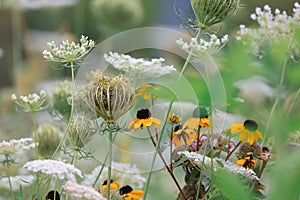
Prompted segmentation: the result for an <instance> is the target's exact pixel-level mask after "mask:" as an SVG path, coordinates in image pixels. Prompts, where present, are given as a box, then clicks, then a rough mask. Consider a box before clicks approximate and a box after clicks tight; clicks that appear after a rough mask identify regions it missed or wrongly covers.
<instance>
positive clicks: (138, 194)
mask: <svg viewBox="0 0 300 200" xmlns="http://www.w3.org/2000/svg"><path fill="white" fill-rule="evenodd" d="M119 192H120V195H121V199H122V200H139V199H140V198H143V197H144V191H142V190H134V189H132V187H130V186H129V185H125V186H124V187H121V188H120V190H119Z"/></svg>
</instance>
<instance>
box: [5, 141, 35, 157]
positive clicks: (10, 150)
mask: <svg viewBox="0 0 300 200" xmlns="http://www.w3.org/2000/svg"><path fill="white" fill-rule="evenodd" d="M34 147H35V144H34V142H33V139H32V138H21V139H18V140H16V139H12V140H10V141H5V140H3V141H2V142H0V154H2V155H4V156H9V155H12V154H14V153H16V152H18V151H28V150H31V149H34Z"/></svg>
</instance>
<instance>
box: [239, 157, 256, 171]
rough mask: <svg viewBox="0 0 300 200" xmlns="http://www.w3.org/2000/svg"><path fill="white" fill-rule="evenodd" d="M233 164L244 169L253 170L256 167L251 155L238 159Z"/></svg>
mask: <svg viewBox="0 0 300 200" xmlns="http://www.w3.org/2000/svg"><path fill="white" fill-rule="evenodd" d="M235 164H237V165H239V166H242V167H245V168H246V169H253V168H254V167H255V165H256V160H254V159H253V156H252V155H249V156H247V157H244V158H242V159H239V160H238V161H236V162H235Z"/></svg>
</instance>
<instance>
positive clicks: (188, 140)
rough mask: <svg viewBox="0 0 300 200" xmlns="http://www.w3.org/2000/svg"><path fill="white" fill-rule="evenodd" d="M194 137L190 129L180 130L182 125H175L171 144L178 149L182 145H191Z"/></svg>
mask: <svg viewBox="0 0 300 200" xmlns="http://www.w3.org/2000/svg"><path fill="white" fill-rule="evenodd" d="M195 137H196V133H195V131H194V130H191V129H182V125H177V126H175V128H174V132H173V139H172V143H173V144H174V145H175V147H176V148H177V147H179V146H181V145H182V143H185V144H187V145H191V144H192V142H193V141H194V139H195Z"/></svg>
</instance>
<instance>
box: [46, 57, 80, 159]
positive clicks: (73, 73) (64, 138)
mask: <svg viewBox="0 0 300 200" xmlns="http://www.w3.org/2000/svg"><path fill="white" fill-rule="evenodd" d="M70 68H71V74H72V75H71V76H72V77H71V78H72V95H71V99H72V102H71V113H70V116H69V119H68V120H69V121H70V118H72V115H73V111H74V96H75V72H74V63H73V62H71V63H70ZM69 126H70V123H68V126H67V127H66V129H65V132H64V136H63V138H62V139H61V140H60V142H59V144H58V146H57V147H56V149H55V151H54V153H53V155H52V157H51V158H52V159H54V158H55V156H56V154H57V153H58V151H59V150H60V148H61V146H62V144H63V143H64V141H65V140H66V138H67V135H68V129H69Z"/></svg>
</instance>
